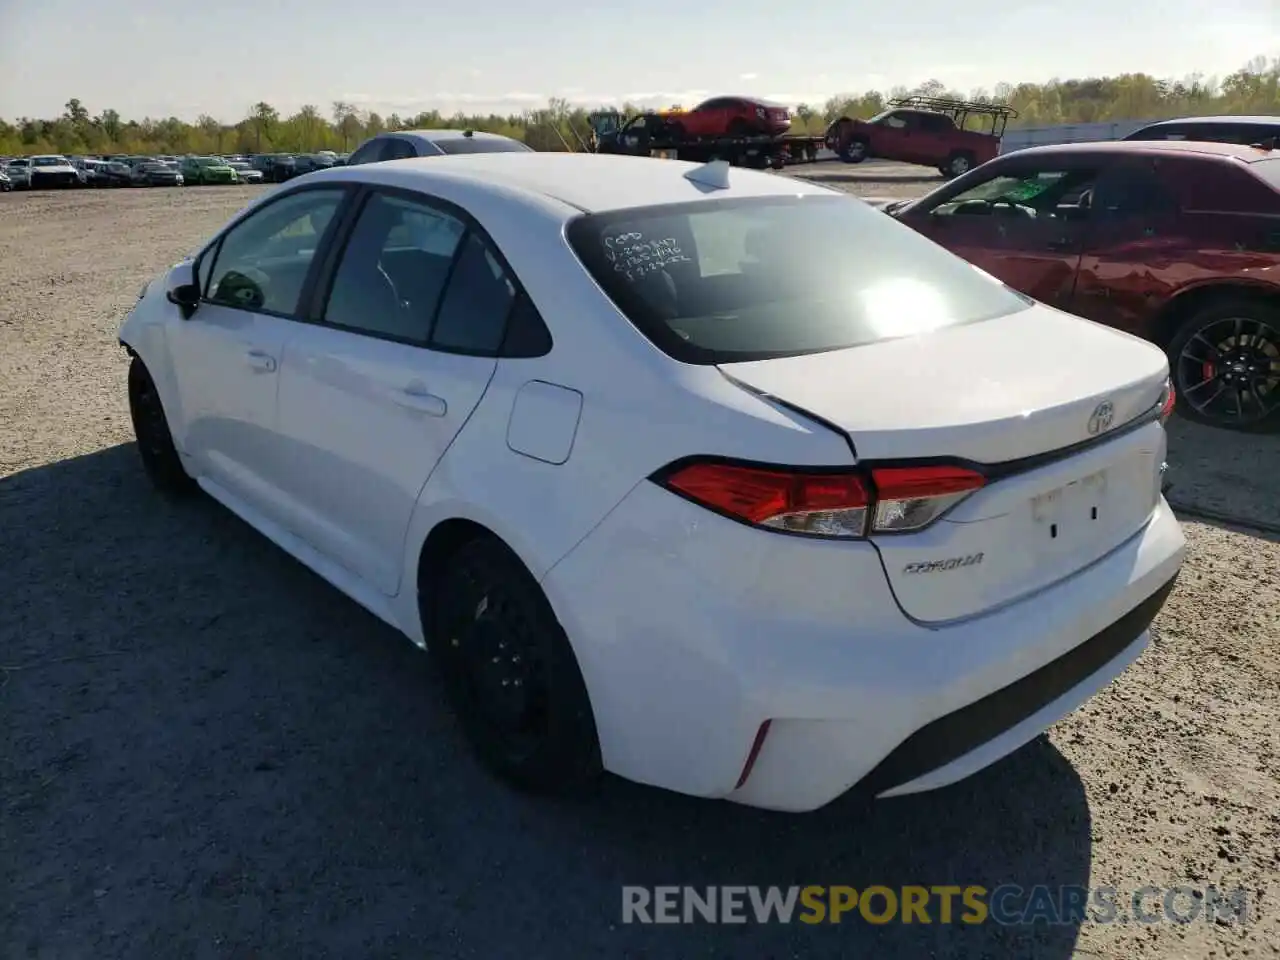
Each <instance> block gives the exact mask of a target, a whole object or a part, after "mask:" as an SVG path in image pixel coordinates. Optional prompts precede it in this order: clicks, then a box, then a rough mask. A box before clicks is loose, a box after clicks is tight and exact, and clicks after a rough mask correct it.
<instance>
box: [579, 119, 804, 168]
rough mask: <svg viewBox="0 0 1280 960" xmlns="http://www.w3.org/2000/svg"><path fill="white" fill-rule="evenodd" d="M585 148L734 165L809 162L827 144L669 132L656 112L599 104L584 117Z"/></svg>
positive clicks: (774, 165) (798, 139) (783, 137)
mask: <svg viewBox="0 0 1280 960" xmlns="http://www.w3.org/2000/svg"><path fill="white" fill-rule="evenodd" d="M588 120H589V122H590V124H591V134H590V137H589V138H588V142H589V145H590V148H591V150H592V151H593V152H595V153H614V154H625V155H628V156H639V157H646V156H648V157H666V158H668V159H674V160H691V161H693V162H694V163H706V162H708V161H710V160H727V161H728V162H729V163H731V164H733V165H735V166H744V167H753V168H756V169H760V170H763V169H766V168H770V167H771V168H773V169H781V168H782V167H784V166H787V165H789V164H794V163H812V162H813V161H815V160H817V158H818V151H819V150H821V149H822V148H823V147H824V146H825V145H826V139H825V137H820V136H819V137H805V136H792V135H789V134H782V135H780V136H776V137H771V136H764V135H760V136H744V137H705V138H704V137H687V136H680V135H678V134H676V133H673V131H672V130H671V128H670V126H669V124H668V123H667V121H666V120H665V119H664V118H663V117H662V115H660V114H657V113H640V114H636V115H634V116H631V117H624V116H623V115H622V114H620V113H618V112H616V111H609V110H603V111H599V112H597V113H593V114H591V115H590V117H589V118H588Z"/></svg>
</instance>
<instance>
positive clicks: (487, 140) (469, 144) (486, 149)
mask: <svg viewBox="0 0 1280 960" xmlns="http://www.w3.org/2000/svg"><path fill="white" fill-rule="evenodd" d="M435 145H436V147H437V148H439V149H440V150H441V151H442V152H444V153H446V154H450V155H453V156H457V155H458V154H467V153H532V152H533V147H531V146H529V145H528V144H526V143H522V142H520V141H519V140H508V139H507V138H505V137H501V138H499V137H492V138H491V137H449V138H447V139H442V140H437V141H436V142H435Z"/></svg>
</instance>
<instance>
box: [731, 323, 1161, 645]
mask: <svg viewBox="0 0 1280 960" xmlns="http://www.w3.org/2000/svg"><path fill="white" fill-rule="evenodd" d="M720 369H721V371H722V372H723V373H724V374H726V375H727V376H729V377H730V378H731V379H733V380H734V381H736V382H737V383H739V384H740V385H741V386H743V387H744V388H746V389H748V390H751V391H752V392H755V393H759V394H763V395H766V396H770V397H773V398H776V399H777V400H779V401H782V402H783V403H785V404H787V405H789V406H792V407H795V408H799V409H800V410H803V411H805V412H807V413H808V414H810V415H812V416H814V417H817V418H819V419H821V420H823V421H825V422H827V423H828V424H830V425H831V426H832V427H834V428H836V429H838V430H840V431H842V432H844V433H845V434H846V435H847V436H848V437H849V439H850V441H851V443H852V445H853V448H854V452H855V455H856V457H857V458H858V460H859V461H860V462H865V461H899V460H916V459H930V460H956V461H967V462H969V463H976V464H983V465H992V466H995V465H1001V464H1009V463H1010V462H1011V461H1020V460H1024V459H1025V458H1036V459H1035V460H1032V461H1031V462H1030V463H1029V464H1024V465H1021V466H1018V467H1012V468H1004V469H1001V468H1000V467H998V466H995V468H994V469H989V470H987V471H985V472H987V473H988V476H989V479H988V483H987V485H986V486H984V487H983V488H982V489H980V490H978V491H976V492H975V493H973V494H971V495H970V496H969V497H968V498H967V499H965V500H963V501H961V502H960V503H959V504H958V505H957V506H956V507H955V508H953V509H952V510H951V511H950V512H949V513H947V514H946V515H944V516H943V517H942V518H941V519H940V520H938V521H936V522H935V523H933V524H932V525H931V526H929V527H927V528H926V529H924V530H922V531H919V532H916V533H896V534H889V535H880V536H873V537H872V540H873V542H874V543H875V545H876V547H877V549H878V550H879V551H880V555H881V558H882V560H883V562H884V566H885V573H886V575H887V577H888V579H889V582H890V585H891V586H892V588H893V590H894V593H895V595H896V596H897V598H898V602H899V603H900V605H901V606H902V608H903V611H904V612H905V613H906V614H907V615H908V616H910V617H912V618H913V619H916V620H919V621H921V622H928V623H936V622H943V621H949V620H956V619H962V618H965V617H970V616H974V615H977V614H980V613H982V612H984V611H986V610H990V609H993V608H995V607H998V606H1001V605H1003V604H1006V603H1009V602H1011V601H1013V600H1016V599H1018V598H1019V597H1022V596H1025V595H1027V594H1029V593H1032V592H1034V591H1036V590H1039V589H1042V588H1044V587H1046V586H1048V585H1050V584H1052V583H1055V582H1057V581H1058V580H1061V579H1063V578H1065V577H1068V576H1070V575H1071V574H1073V573H1075V572H1077V571H1078V570H1080V569H1082V568H1083V567H1086V566H1088V565H1089V564H1091V563H1093V562H1094V561H1096V560H1097V559H1098V558H1099V557H1101V556H1104V555H1105V554H1107V553H1109V552H1110V551H1111V550H1113V549H1115V548H1116V547H1117V546H1119V545H1120V544H1121V543H1123V542H1124V541H1125V540H1127V539H1128V538H1129V537H1130V536H1132V535H1133V534H1134V533H1135V532H1136V531H1137V530H1139V529H1140V528H1141V527H1142V526H1143V525H1145V524H1146V522H1147V521H1148V520H1149V518H1150V517H1151V514H1152V512H1153V510H1154V509H1155V507H1156V505H1157V503H1158V502H1159V500H1160V482H1161V465H1162V463H1163V462H1164V455H1165V435H1164V430H1163V428H1162V427H1161V426H1160V425H1159V424H1158V423H1155V422H1152V423H1149V424H1148V425H1147V426H1145V427H1141V428H1138V429H1135V430H1129V431H1121V432H1119V433H1116V431H1117V428H1120V427H1122V426H1123V425H1125V424H1126V423H1129V422H1130V421H1133V420H1135V419H1136V418H1139V417H1141V416H1142V415H1143V414H1144V413H1147V412H1148V411H1150V410H1151V409H1152V408H1153V407H1154V406H1155V405H1156V404H1157V403H1158V402H1159V400H1160V397H1161V393H1162V391H1163V388H1164V383H1165V378H1166V377H1167V375H1168V365H1167V361H1166V360H1165V358H1164V355H1163V354H1162V353H1161V351H1160V350H1158V349H1157V348H1156V347H1154V346H1152V345H1151V344H1148V343H1146V342H1144V341H1141V340H1139V339H1137V338H1136V337H1131V336H1129V335H1128V334H1124V333H1120V332H1119V331H1116V330H1112V329H1110V328H1107V327H1103V326H1101V325H1098V324H1094V323H1090V322H1088V321H1083V320H1080V319H1079V318H1077V317H1073V316H1071V315H1069V314H1065V313H1062V312H1060V311H1057V310H1053V309H1052V308H1049V307H1045V306H1041V305H1037V306H1035V307H1033V308H1032V309H1030V310H1026V311H1020V312H1019V313H1016V314H1012V315H1010V316H1007V317H1001V318H997V319H994V320H987V321H982V322H979V323H974V324H970V325H967V326H959V327H951V328H947V329H944V330H940V331H936V332H933V333H929V334H926V335H923V336H919V337H909V338H902V339H898V340H888V341H882V342H880V343H875V344H869V345H866V346H860V347H854V348H852V349H848V350H840V351H832V352H829V353H821V354H810V355H807V356H802V357H788V358H783V359H778V360H764V361H755V362H749V363H731V364H722V365H721V366H720ZM1108 437H1110V439H1108ZM1077 447H1078V448H1079V449H1074V450H1073V452H1068V453H1066V454H1064V455H1063V456H1062V457H1054V456H1051V454H1053V453H1055V452H1057V451H1063V450H1064V448H1077Z"/></svg>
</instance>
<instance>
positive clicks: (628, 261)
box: [604, 231, 693, 280]
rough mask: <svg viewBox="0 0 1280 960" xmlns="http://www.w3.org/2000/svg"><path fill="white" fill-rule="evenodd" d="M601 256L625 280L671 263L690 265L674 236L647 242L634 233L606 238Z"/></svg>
mask: <svg viewBox="0 0 1280 960" xmlns="http://www.w3.org/2000/svg"><path fill="white" fill-rule="evenodd" d="M604 255H605V259H607V260H608V261H609V262H610V263H611V264H613V269H614V271H616V272H617V273H620V274H622V275H623V276H624V277H626V278H627V279H628V280H639V279H640V278H641V277H644V276H647V275H648V274H650V273H653V272H654V271H655V270H661V269H662V268H663V267H667V266H670V265H671V264H673V263H692V262H693V261H692V260H691V259H690V258H689V257H687V256H685V253H684V251H683V250H681V249H680V244H678V243H676V241H675V238H674V237H667V238H665V239H662V240H649V239H646V238H645V236H644V234H642V233H638V232H636V231H631V232H629V233H618V234H614V235H612V236H607V237H605V238H604Z"/></svg>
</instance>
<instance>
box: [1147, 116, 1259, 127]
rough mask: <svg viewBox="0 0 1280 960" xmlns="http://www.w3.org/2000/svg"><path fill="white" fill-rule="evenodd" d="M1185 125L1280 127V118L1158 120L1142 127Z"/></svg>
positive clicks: (1178, 118)
mask: <svg viewBox="0 0 1280 960" xmlns="http://www.w3.org/2000/svg"><path fill="white" fill-rule="evenodd" d="M1183 123H1209V124H1214V123H1243V124H1246V125H1249V124H1258V125H1260V126H1269V127H1270V126H1280V117H1232V116H1223V117H1175V118H1174V119H1172V120H1157V121H1155V122H1154V123H1148V124H1146V125H1145V126H1144V127H1142V129H1143V130H1149V129H1151V128H1152V127H1167V126H1171V125H1173V124H1183Z"/></svg>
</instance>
